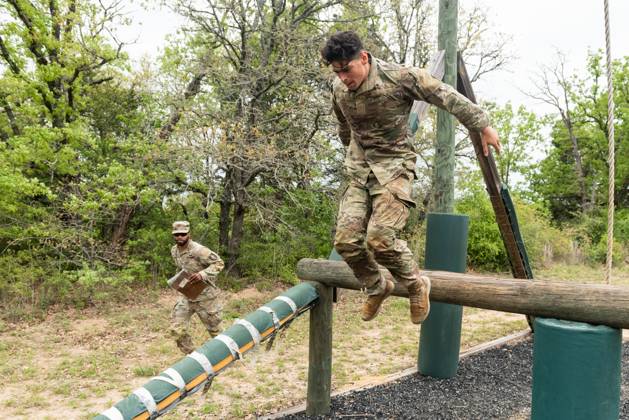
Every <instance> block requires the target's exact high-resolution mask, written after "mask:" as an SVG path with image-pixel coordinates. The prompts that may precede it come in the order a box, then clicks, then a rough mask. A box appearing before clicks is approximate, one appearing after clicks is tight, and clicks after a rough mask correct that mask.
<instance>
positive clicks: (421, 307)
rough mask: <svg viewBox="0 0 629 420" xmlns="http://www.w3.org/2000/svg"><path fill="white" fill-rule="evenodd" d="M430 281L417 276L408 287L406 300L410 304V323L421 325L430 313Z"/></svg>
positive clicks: (424, 277)
mask: <svg viewBox="0 0 629 420" xmlns="http://www.w3.org/2000/svg"><path fill="white" fill-rule="evenodd" d="M429 296H430V279H429V278H428V277H426V276H418V279H417V280H415V281H414V282H412V283H410V284H409V285H408V299H409V301H410V303H411V305H410V306H411V322H412V323H413V324H421V323H422V322H423V321H424V320H425V319H426V317H427V316H428V312H430V298H429Z"/></svg>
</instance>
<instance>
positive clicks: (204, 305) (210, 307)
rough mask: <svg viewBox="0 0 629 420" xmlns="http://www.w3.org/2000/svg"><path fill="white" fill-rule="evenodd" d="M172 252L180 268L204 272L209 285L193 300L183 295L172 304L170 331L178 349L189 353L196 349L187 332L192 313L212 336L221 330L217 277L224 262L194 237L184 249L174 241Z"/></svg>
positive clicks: (205, 280) (204, 279) (203, 274)
mask: <svg viewBox="0 0 629 420" xmlns="http://www.w3.org/2000/svg"><path fill="white" fill-rule="evenodd" d="M170 253H171V255H172V257H173V259H174V260H175V264H176V265H177V268H178V269H179V270H182V269H184V270H186V271H188V272H190V273H197V272H199V273H201V276H202V277H203V281H204V282H205V283H207V285H208V286H207V287H206V288H205V290H203V291H202V292H201V294H200V295H199V296H198V297H197V298H196V299H194V300H192V299H188V298H186V297H185V296H184V295H180V296H179V299H178V300H177V303H176V304H175V307H174V308H173V312H172V323H171V327H170V333H171V335H172V336H173V337H174V338H175V339H176V340H177V346H178V347H179V349H180V350H181V351H182V352H184V353H186V354H188V353H190V352H191V351H193V350H194V345H193V342H192V337H191V336H190V334H189V332H188V329H189V324H190V317H191V316H192V314H194V313H196V314H197V315H198V316H199V319H200V320H201V322H203V325H205V327H206V328H207V330H208V332H209V333H210V335H211V336H212V337H215V336H217V335H218V334H219V333H220V331H221V330H220V328H219V325H220V323H221V317H220V310H221V306H220V302H219V298H220V290H219V289H218V287H217V286H216V284H215V282H214V281H215V279H216V276H217V275H218V273H220V271H221V270H222V269H223V267H224V266H225V264H224V263H223V260H222V259H221V257H219V256H218V254H216V253H215V252H212V251H210V250H209V249H208V248H206V247H204V246H203V245H201V244H198V243H196V242H194V241H193V240H188V243H187V244H186V247H185V249H179V247H178V246H177V245H174V246H173V247H172V249H171V250H170Z"/></svg>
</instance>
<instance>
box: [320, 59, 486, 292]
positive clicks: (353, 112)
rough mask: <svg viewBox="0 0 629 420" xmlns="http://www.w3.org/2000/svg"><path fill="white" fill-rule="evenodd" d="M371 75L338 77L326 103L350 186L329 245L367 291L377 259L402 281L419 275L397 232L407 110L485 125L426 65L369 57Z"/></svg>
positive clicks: (410, 157)
mask: <svg viewBox="0 0 629 420" xmlns="http://www.w3.org/2000/svg"><path fill="white" fill-rule="evenodd" d="M370 63H371V66H370V70H369V75H368V77H367V79H366V80H365V81H363V83H362V84H361V85H360V87H359V88H358V89H357V90H355V91H351V90H349V89H347V87H346V86H345V85H344V84H343V83H342V81H341V80H340V79H339V78H336V79H335V81H334V85H333V91H332V93H333V95H332V96H333V97H332V104H333V109H334V113H335V115H336V117H337V119H338V121H339V136H340V138H341V141H342V142H343V144H344V145H345V146H348V148H347V153H346V156H345V169H346V171H347V174H348V176H349V186H348V187H347V189H346V190H345V192H344V194H343V197H342V199H341V204H340V208H339V213H338V218H337V227H336V236H335V238H334V247H335V248H336V250H337V252H338V253H339V254H340V255H341V256H342V257H343V259H344V260H345V261H346V262H347V264H348V265H349V266H350V267H351V269H352V270H353V272H354V275H355V276H356V278H358V279H359V280H360V281H361V282H362V284H363V287H365V288H366V290H367V292H368V294H370V295H378V294H380V293H382V292H383V290H384V286H385V282H384V279H383V278H382V277H381V276H380V274H379V271H378V264H377V263H380V264H381V265H383V266H384V267H386V268H387V269H388V270H389V271H390V272H391V274H392V275H393V277H394V278H395V279H396V280H397V281H398V282H401V283H403V284H406V285H408V283H409V282H412V281H414V280H415V278H416V275H417V274H418V268H417V264H416V262H415V259H414V257H413V255H412V253H411V251H410V250H409V249H408V246H407V244H406V242H405V241H403V240H400V239H398V238H397V234H398V232H399V231H400V229H402V228H403V227H404V225H405V224H406V220H407V218H408V215H409V208H410V207H415V202H414V201H413V200H412V198H411V188H412V182H413V179H414V178H415V161H416V154H415V151H414V149H413V146H412V143H411V139H410V131H409V128H408V117H409V112H410V110H411V106H412V104H413V101H415V100H420V101H426V102H428V103H431V104H433V105H436V106H438V107H439V108H442V109H444V110H446V111H448V112H450V113H451V114H453V115H454V116H455V117H456V118H457V119H458V120H459V121H461V123H463V125H465V127H467V128H468V129H470V130H476V131H480V130H482V129H483V128H485V127H487V126H488V125H489V119H488V117H487V115H486V114H485V112H484V111H483V110H482V109H481V108H480V107H478V106H477V105H475V104H473V103H472V102H470V101H469V100H468V99H467V98H465V97H464V96H463V95H461V94H459V93H458V92H457V91H456V90H454V89H453V88H452V87H451V86H449V85H447V84H444V83H442V82H441V81H439V80H437V79H435V78H434V77H432V76H431V75H430V73H429V72H428V71H426V70H424V69H419V68H415V67H404V66H400V65H397V64H390V63H386V62H383V61H381V60H378V59H375V58H373V57H371V56H370Z"/></svg>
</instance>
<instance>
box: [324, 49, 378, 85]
mask: <svg viewBox="0 0 629 420" xmlns="http://www.w3.org/2000/svg"><path fill="white" fill-rule="evenodd" d="M330 64H331V65H332V71H333V72H334V73H336V75H337V76H338V78H339V79H341V82H343V84H344V85H345V86H347V89H349V90H356V89H358V88H359V87H360V85H362V84H363V82H364V81H365V80H367V77H368V76H369V54H367V51H361V52H360V54H359V55H358V57H356V58H355V59H353V60H342V61H333V62H332V63H330Z"/></svg>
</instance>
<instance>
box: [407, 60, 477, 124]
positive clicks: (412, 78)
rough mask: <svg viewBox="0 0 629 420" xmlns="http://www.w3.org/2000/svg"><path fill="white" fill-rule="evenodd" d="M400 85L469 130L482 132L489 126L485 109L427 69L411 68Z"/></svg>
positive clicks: (414, 97) (415, 97)
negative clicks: (450, 115) (447, 113)
mask: <svg viewBox="0 0 629 420" xmlns="http://www.w3.org/2000/svg"><path fill="white" fill-rule="evenodd" d="M400 84H401V85H402V86H403V88H404V89H405V90H406V91H407V92H408V94H409V95H410V96H411V97H412V98H413V99H416V100H420V101H426V102H428V103H430V104H433V105H435V106H437V107H439V108H441V109H443V110H445V111H448V112H449V113H450V114H452V115H454V116H455V117H456V119H457V120H459V121H460V122H461V124H463V125H464V126H465V127H466V128H467V129H468V130H474V131H481V130H482V129H483V128H485V127H487V126H489V117H488V116H487V113H486V112H485V111H483V109H482V108H481V107H480V106H478V105H476V104H474V103H472V102H471V101H470V100H469V99H467V98H466V97H465V96H463V95H461V94H460V93H459V92H457V91H456V90H455V89H454V88H453V87H452V86H450V85H448V84H447V83H443V82H442V81H440V80H439V79H436V78H434V77H432V75H431V74H430V73H429V72H428V71H427V70H425V69H420V68H416V67H411V68H409V69H408V72H407V73H406V74H404V75H402V77H401V81H400Z"/></svg>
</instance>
